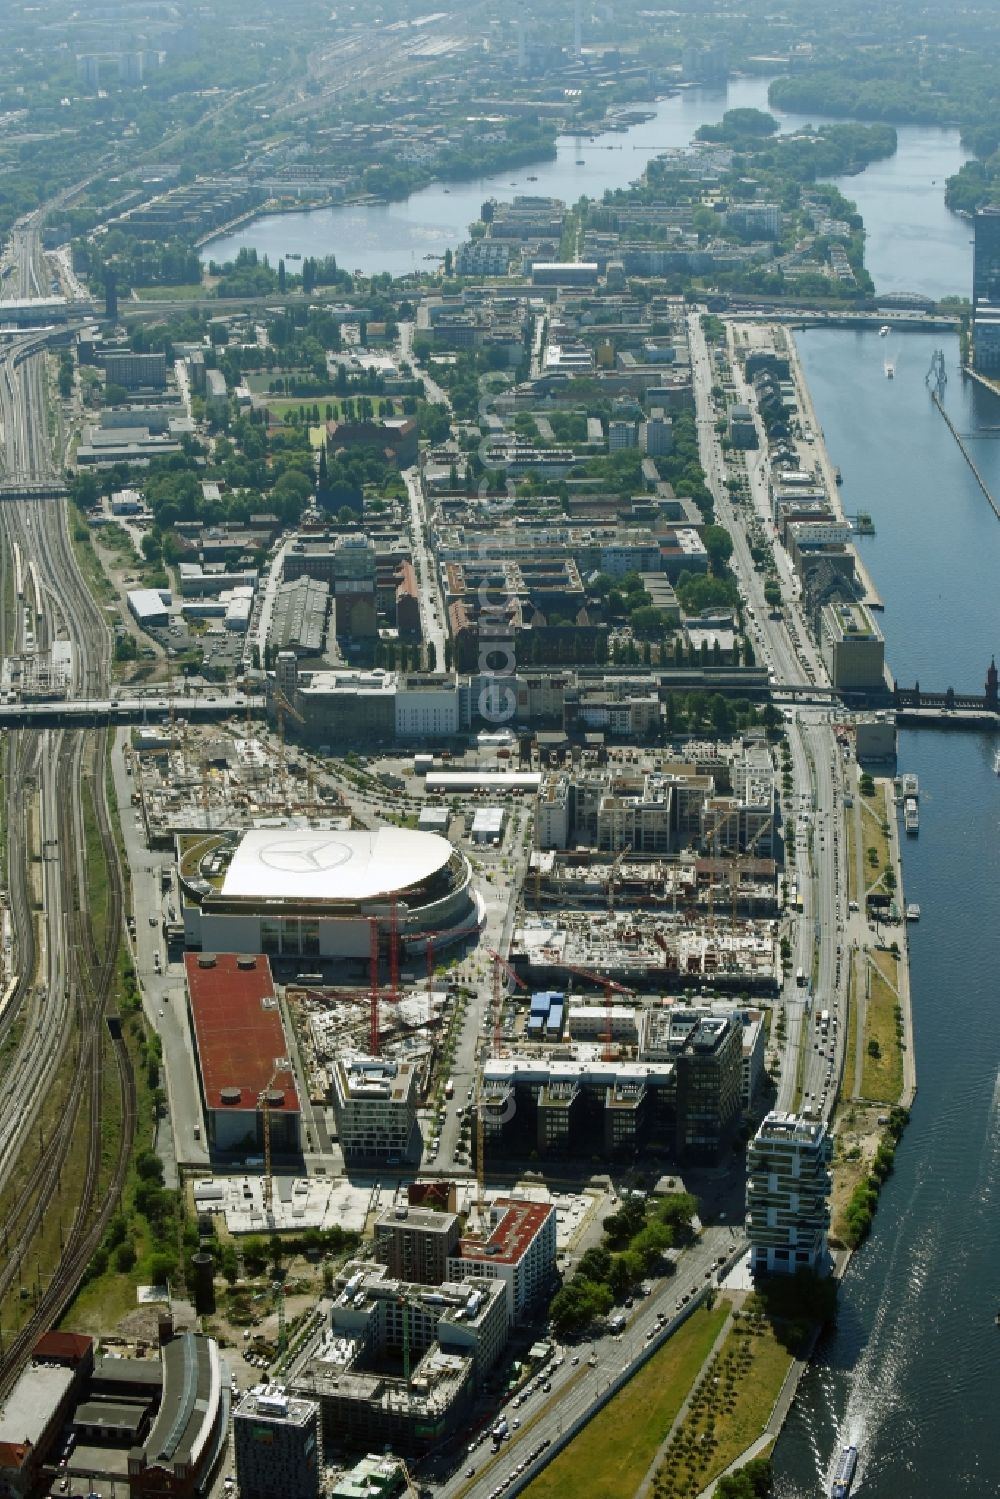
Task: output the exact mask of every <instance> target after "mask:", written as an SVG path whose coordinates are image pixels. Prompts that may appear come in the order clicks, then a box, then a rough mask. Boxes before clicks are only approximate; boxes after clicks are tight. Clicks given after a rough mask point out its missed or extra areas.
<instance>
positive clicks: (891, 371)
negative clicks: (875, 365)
mask: <svg viewBox="0 0 1000 1499" xmlns="http://www.w3.org/2000/svg"><path fill="white" fill-rule="evenodd" d="M882 368H883V369H884V370H885V378H886V379H887V380H895V378H896V366H895V365H894V364H893V363H892V361H891V360H890V359H887V360H886V361H885V364H884V365H883V366H882Z"/></svg>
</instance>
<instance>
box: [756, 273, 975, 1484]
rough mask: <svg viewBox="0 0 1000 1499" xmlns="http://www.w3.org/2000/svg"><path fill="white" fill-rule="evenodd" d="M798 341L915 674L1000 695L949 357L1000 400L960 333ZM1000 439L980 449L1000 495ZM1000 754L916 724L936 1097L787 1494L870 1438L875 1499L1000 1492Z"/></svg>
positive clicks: (873, 1245)
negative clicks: (931, 391) (970, 368)
mask: <svg viewBox="0 0 1000 1499" xmlns="http://www.w3.org/2000/svg"><path fill="white" fill-rule="evenodd" d="M911 284H912V281H911ZM887 343H888V345H889V349H890V352H891V356H892V357H893V358H894V360H895V363H896V378H895V379H894V380H892V381H889V380H886V378H885V376H884V373H883V358H884V356H885V353H886V345H887ZM798 344H799V349H800V351H801V355H802V362H803V367H804V370H805V373H806V376H807V378H808V381H809V385H810V389H811V391H812V394H813V398H814V401H815V404H816V411H817V415H818V417H819V420H820V422H821V424H822V426H823V430H824V433H825V436H826V440H827V445H828V447H829V449H830V453H831V456H832V459H833V461H834V462H835V463H838V464H839V465H840V467H841V469H842V472H843V475H844V486H843V494H844V503H845V507H846V509H847V511H848V513H854V512H856V511H857V510H868V511H869V512H870V513H871V515H872V517H873V519H874V521H875V525H876V530H877V535H876V536H875V537H872V538H862V539H861V540H860V546H861V548H862V551H863V555H864V556H865V559H866V561H867V563H868V566H869V569H870V571H871V573H872V576H873V577H874V578H875V580H876V584H877V587H878V589H879V591H880V593H881V595H882V598H883V600H884V603H885V613H884V614H883V615H882V616H881V623H882V625H883V628H884V630H885V634H886V641H887V652H888V657H889V660H890V662H891V664H892V667H893V670H894V673H895V675H896V677H897V680H898V681H900V682H901V683H904V684H912V682H913V681H914V680H915V679H919V681H920V682H921V683H922V685H923V686H924V687H926V688H928V689H941V688H944V687H946V686H948V685H949V684H951V685H953V686H955V687H957V688H966V689H976V690H978V691H982V685H981V684H982V683H983V681H984V679H985V676H986V669H987V667H988V665H989V659H990V654H991V652H992V651H993V650H994V649H997V650H1000V608H998V590H997V581H996V580H997V577H998V573H1000V524H998V523H997V520H996V518H995V517H994V515H993V512H992V511H991V510H990V508H989V506H988V504H987V503H986V500H985V498H984V497H983V495H982V493H981V491H980V489H979V487H978V485H977V484H976V482H975V480H974V479H973V477H972V474H971V472H970V471H969V468H968V466H967V464H966V463H965V460H964V459H963V457H962V455H961V452H960V451H959V448H958V446H957V444H956V443H955V441H954V439H953V437H952V436H951V434H950V433H949V431H948V429H947V427H946V426H945V424H944V422H943V420H942V419H941V417H940V416H939V415H938V413H937V412H936V411H935V410H934V408H933V407H932V405H931V402H930V398H929V396H928V393H927V389H926V386H925V384H924V374H925V371H926V370H927V368H928V366H929V364H930V359H931V354H932V353H933V351H934V349H935V348H937V347H942V348H943V351H944V353H945V358H946V363H947V368H948V370H949V371H950V379H949V382H948V386H947V390H946V394H945V404H946V406H947V408H948V411H949V415H950V416H951V418H952V421H953V422H954V423H955V426H956V427H957V428H958V430H959V431H960V432H963V433H965V434H970V433H973V432H975V431H976V429H977V428H981V427H982V426H984V425H985V426H989V425H1000V402H997V401H996V400H994V399H993V398H992V397H990V396H989V395H984V394H983V393H982V392H981V391H980V390H979V389H978V388H976V387H974V386H972V385H963V382H962V380H961V377H960V376H959V375H958V373H957V360H958V346H957V339H956V338H954V337H950V338H948V339H946V340H942V338H941V336H940V335H932V334H923V333H920V334H912V335H907V336H905V337H899V338H895V337H894V338H892V339H891V340H884V339H880V338H879V337H878V335H877V333H875V332H874V331H873V332H870V333H869V332H865V333H853V332H832V331H829V330H819V329H817V330H810V331H809V332H808V333H803V334H799V335H798ZM998 439H1000V432H998V433H997V434H995V435H993V436H988V435H981V436H979V437H976V438H971V439H970V440H969V447H970V450H971V451H972V452H973V453H974V455H975V459H976V463H977V465H978V466H979V468H980V472H981V473H982V474H983V476H984V478H985V479H986V482H987V483H988V484H990V485H991V487H994V488H995V492H1000V440H998ZM998 745H1000V740H997V739H995V738H994V737H993V736H992V735H987V734H963V733H958V732H951V733H949V732H942V731H927V730H919V731H911V732H906V733H903V734H901V735H900V745H899V764H900V768H901V769H904V770H912V771H915V772H916V773H917V774H918V775H919V777H920V833H919V836H918V837H916V838H909V839H907V840H906V847H905V850H904V865H903V877H904V885H905V893H906V897H907V899H908V900H915V901H917V902H919V904H920V907H921V913H922V914H921V920H920V923H919V925H918V926H911V927H910V932H909V936H910V951H911V987H912V999H913V1017H914V1037H915V1046H916V1059H917V1077H918V1085H919V1086H918V1094H917V1099H916V1102H915V1105H914V1108H913V1114H912V1120H911V1123H910V1127H909V1129H908V1130H907V1132H906V1134H905V1136H904V1137H903V1143H902V1145H901V1147H900V1149H899V1152H898V1154H897V1166H896V1171H895V1173H894V1175H893V1176H892V1178H891V1179H890V1181H889V1182H888V1184H887V1185H886V1188H885V1190H884V1191H883V1193H882V1197H881V1199H880V1204H879V1210H878V1214H877V1217H876V1220H875V1227H874V1232H873V1234H872V1236H871V1238H870V1239H869V1241H868V1243H867V1244H866V1245H865V1246H864V1248H863V1249H862V1250H861V1252H860V1253H859V1254H858V1255H857V1256H856V1258H855V1260H854V1262H853V1264H852V1267H851V1269H850V1271H849V1273H848V1275H847V1277H846V1279H845V1281H844V1285H843V1287H842V1292H841V1305H840V1315H839V1320H838V1326H837V1330H836V1333H835V1334H834V1335H833V1336H832V1337H831V1338H830V1339H828V1340H827V1341H826V1342H825V1343H824V1344H823V1345H822V1347H821V1348H820V1350H819V1355H818V1357H817V1359H816V1361H815V1363H814V1364H813V1366H812V1368H811V1369H810V1370H809V1371H808V1373H807V1375H806V1377H805V1379H804V1381H803V1384H802V1386H801V1389H800V1394H799V1399H798V1401H797V1403H796V1406H795V1408H794V1409H793V1411H792V1414H791V1417H790V1419H789V1421H788V1424H787V1426H786V1428H785V1431H784V1433H783V1434H782V1437H781V1439H780V1441H779V1443H778V1447H777V1450H776V1454H775V1467H776V1472H777V1475H778V1482H777V1485H776V1488H777V1493H778V1495H779V1496H780V1499H812V1496H814V1495H817V1494H820V1493H827V1492H828V1485H829V1479H830V1464H831V1461H832V1460H833V1458H834V1457H835V1455H836V1453H837V1451H838V1450H839V1448H840V1446H841V1445H842V1444H844V1443H846V1442H848V1441H851V1442H855V1443H857V1445H858V1446H859V1449H860V1453H861V1458H860V1470H859V1471H860V1476H859V1480H858V1482H857V1485H856V1492H857V1493H859V1494H861V1495H864V1496H866V1499H867V1496H872V1499H904V1496H905V1499H924V1496H926V1499H930V1496H932V1495H933V1496H935V1499H939V1496H942V1495H947V1496H958V1495H986V1494H991V1495H992V1494H997V1493H1000V1450H998V1447H997V1443H996V1441H995V1439H994V1425H995V1421H996V1401H997V1386H996V1377H995V1368H996V1359H997V1354H998V1351H1000V1348H998V1340H1000V1332H998V1330H997V1328H996V1327H995V1326H994V1323H993V1318H994V1314H995V1312H996V1309H997V1305H998V1303H1000V1274H998V1272H997V1246H998V1245H1000V995H998V992H997V974H998V973H1000V929H998V925H997V920H996V916H997V892H998V890H1000V779H998V778H997V776H996V775H994V774H993V769H992V765H993V756H994V753H995V750H996V748H997V747H998Z"/></svg>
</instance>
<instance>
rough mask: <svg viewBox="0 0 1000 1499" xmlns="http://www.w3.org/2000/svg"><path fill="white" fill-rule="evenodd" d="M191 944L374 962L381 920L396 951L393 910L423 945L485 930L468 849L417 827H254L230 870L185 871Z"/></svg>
mask: <svg viewBox="0 0 1000 1499" xmlns="http://www.w3.org/2000/svg"><path fill="white" fill-rule="evenodd" d="M181 884H182V891H183V913H184V933H185V942H186V945H187V946H188V947H189V948H192V949H196V950H201V951H206V952H230V953H232V952H261V953H265V954H267V955H269V956H278V955H281V956H286V957H294V958H308V959H310V960H312V961H313V962H315V960H316V959H324V958H330V959H332V958H360V959H363V960H365V961H367V960H368V958H369V955H370V952H371V940H372V930H373V925H374V927H375V929H376V930H377V936H378V942H379V945H380V948H381V949H383V950H384V951H385V952H386V953H388V947H389V941H390V927H391V925H392V913H393V910H394V911H395V916H396V929H397V931H398V934H399V939H400V941H401V943H402V945H403V947H404V948H406V947H408V946H413V947H414V948H415V949H416V951H418V952H422V951H423V949H424V945H425V943H426V937H425V935H424V934H426V933H429V932H433V933H435V937H434V941H435V946H436V947H440V946H444V945H445V944H446V943H447V942H448V941H449V940H459V939H460V938H461V937H463V936H467V935H468V934H469V933H471V932H474V931H476V930H477V929H478V927H479V924H480V921H481V903H480V902H479V900H478V897H476V896H475V895H474V893H473V890H472V871H471V868H470V865H469V862H468V860H467V859H466V857H465V855H464V854H462V853H461V852H459V850H457V849H455V848H453V847H452V845H451V844H450V843H449V842H448V840H447V839H446V838H440V837H437V836H436V835H435V834H433V833H421V832H417V831H414V830H411V829H408V828H396V827H385V828H375V829H373V830H359V829H349V830H348V829H341V828H287V827H278V828H274V827H271V828H254V829H252V830H251V831H250V832H247V833H244V834H243V836H242V838H241V840H240V842H239V844H238V845H237V847H236V849H235V850H234V851H233V852H232V855H231V857H230V859H229V864H228V867H227V868H226V870H225V874H224V876H223V878H222V883H221V888H219V886H218V877H217V875H213V876H212V877H211V878H202V877H201V876H200V875H195V876H194V877H193V878H192V877H185V876H184V875H183V874H182V878H181Z"/></svg>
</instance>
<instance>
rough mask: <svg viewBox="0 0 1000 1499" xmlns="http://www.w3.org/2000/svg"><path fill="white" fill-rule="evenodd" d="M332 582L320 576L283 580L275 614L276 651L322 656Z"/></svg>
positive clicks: (273, 635)
mask: <svg viewBox="0 0 1000 1499" xmlns="http://www.w3.org/2000/svg"><path fill="white" fill-rule="evenodd" d="M329 607H330V585H329V584H328V583H322V582H320V580H319V579H318V578H308V577H305V576H303V577H301V578H296V580H295V582H294V583H282V584H281V586H280V587H279V589H278V591H277V594H276V595H275V600H274V612H273V613H272V615H271V630H270V644H271V646H273V648H274V649H275V650H276V651H294V652H295V654H296V656H314V655H318V654H319V652H320V651H322V649H323V644H324V642H325V640H326V616H327V613H328V611H329Z"/></svg>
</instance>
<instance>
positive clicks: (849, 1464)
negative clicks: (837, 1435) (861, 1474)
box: [830, 1447, 858, 1499]
mask: <svg viewBox="0 0 1000 1499" xmlns="http://www.w3.org/2000/svg"><path fill="white" fill-rule="evenodd" d="M857 1467H858V1449H857V1447H845V1448H844V1450H843V1452H842V1453H841V1454H840V1461H839V1462H838V1464H837V1471H836V1473H834V1475H833V1483H832V1484H831V1485H830V1499H848V1496H849V1495H850V1492H851V1487H852V1485H853V1483H854V1474H855V1473H856V1471H857Z"/></svg>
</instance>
